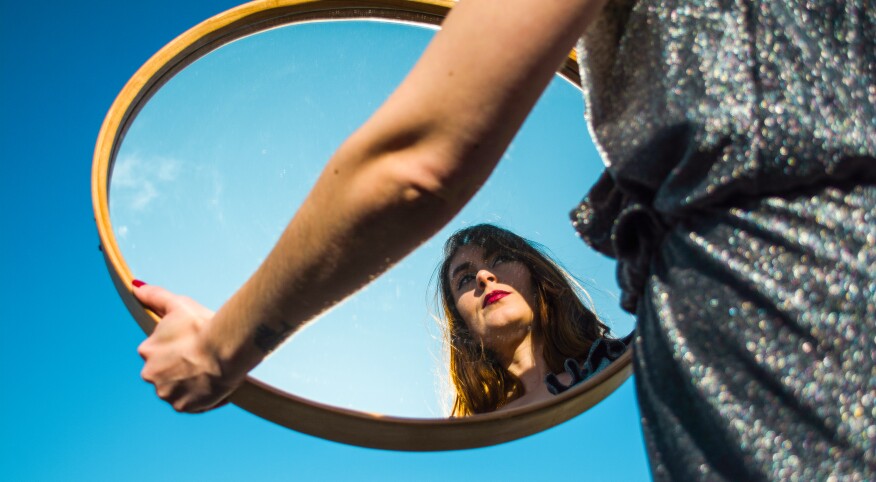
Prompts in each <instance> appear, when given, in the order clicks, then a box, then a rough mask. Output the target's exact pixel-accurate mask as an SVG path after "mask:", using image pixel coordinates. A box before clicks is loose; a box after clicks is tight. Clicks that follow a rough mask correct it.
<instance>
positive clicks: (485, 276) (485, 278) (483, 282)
mask: <svg viewBox="0 0 876 482" xmlns="http://www.w3.org/2000/svg"><path fill="white" fill-rule="evenodd" d="M477 280H478V286H479V287H481V288H484V287H485V286H487V283H495V282H496V275H494V274H493V273H491V272H490V271H487V270H485V269H482V270H480V271H478V274H477Z"/></svg>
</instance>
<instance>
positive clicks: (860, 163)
mask: <svg viewBox="0 0 876 482" xmlns="http://www.w3.org/2000/svg"><path fill="white" fill-rule="evenodd" d="M606 3H608V2H605V1H600V0H546V1H540V2H532V1H528V0H503V2H502V6H501V8H496V6H495V4H496V2H489V1H484V0H464V1H462V2H460V3H459V4H458V5H457V6H456V7H455V8H454V9H453V10H452V12H451V13H450V15H449V16H448V17H447V19H446V20H445V22H444V24H443V26H442V29H441V30H440V31H439V32H438V33H437V34H436V36H435V39H434V40H433V42H432V43H431V44H430V45H429V47H428V49H427V50H426V52H425V53H424V54H423V56H422V57H421V59H420V61H419V62H418V63H417V65H416V66H415V67H414V69H413V70H412V71H411V73H410V75H409V76H408V77H407V78H406V79H405V81H404V82H403V83H402V85H401V86H399V88H398V89H397V90H396V92H395V93H393V95H392V96H391V97H390V98H389V99H388V100H387V101H386V103H385V104H384V105H383V106H381V107H380V109H379V110H378V111H377V112H376V113H375V114H374V116H373V117H371V119H369V121H368V122H366V124H365V125H363V126H362V127H361V128H360V129H359V130H358V131H356V132H355V133H354V134H353V135H352V136H351V137H350V139H348V140H347V141H346V142H345V143H344V144H343V145H342V146H341V147H340V148H339V149H338V151H337V152H336V154H335V155H334V156H333V157H332V159H330V160H329V163H328V165H327V167H326V170H325V171H324V172H323V175H322V176H321V177H320V179H319V180H318V182H317V184H316V186H315V187H314V189H313V191H312V193H311V195H310V196H309V197H308V199H307V200H306V201H305V202H304V204H303V205H302V207H301V209H300V210H299V211H298V213H296V215H295V217H294V218H293V220H292V222H291V223H290V225H289V226H288V228H287V229H286V231H285V232H284V233H283V235H282V237H281V239H280V241H279V242H278V244H277V246H276V247H275V248H274V250H273V251H272V253H271V254H270V255H269V256H268V257H267V259H266V260H265V262H264V263H263V264H262V265H261V267H260V268H259V269H258V270H257V272H256V273H255V274H254V275H253V277H252V278H250V280H249V281H247V283H246V284H245V285H244V286H243V287H242V288H241V289H240V290H239V291H238V292H237V293H236V294H235V295H234V296H233V297H232V298H231V299H230V300H229V301H228V303H226V304H225V305H224V306H223V307H222V308H221V309H220V310H219V311H218V312H217V313H216V315H215V316H210V313H208V312H204V311H203V309H202V308H200V307H199V306H198V305H196V304H194V303H192V302H190V301H188V300H185V299H183V298H180V297H178V296H176V295H173V294H170V293H167V292H165V291H163V290H160V289H158V288H155V289H152V288H146V287H140V288H137V289H136V290H135V294H136V296H137V297H138V298H139V299H140V300H141V301H142V302H143V303H145V304H146V305H148V306H150V307H152V308H153V309H154V310H156V311H157V313H158V314H159V315H163V316H164V319H163V321H162V323H161V324H159V326H158V329H157V330H156V331H155V333H154V334H153V335H152V336H151V337H150V338H149V339H148V340H147V341H146V342H144V343H143V345H141V347H140V353H141V355H142V356H143V357H144V358H145V359H146V364H145V366H144V369H143V377H144V378H145V379H146V380H148V381H150V382H152V383H154V384H155V386H156V391H157V392H158V395H159V396H160V397H162V398H163V399H165V400H167V401H169V402H170V403H172V404H173V405H174V407H176V408H177V409H179V410H185V411H202V410H207V409H210V408H212V407H214V406H216V405H217V404H218V403H220V402H221V401H222V400H223V399H224V398H225V397H226V396H227V395H228V394H229V393H230V392H231V391H232V390H233V389H234V388H235V387H236V386H237V385H238V384H239V383H240V382H241V381H242V380H243V378H244V376H245V374H246V373H247V372H248V371H249V370H250V369H251V368H252V367H254V366H255V365H256V364H257V363H258V362H259V361H261V360H262V358H263V357H264V356H265V354H266V352H267V351H269V350H270V349H272V348H273V347H275V346H276V345H277V344H278V343H279V342H280V341H282V339H283V338H284V337H285V336H288V335H289V334H290V333H291V332H292V331H294V330H295V329H297V328H299V327H300V326H301V325H302V324H304V323H306V322H307V321H308V320H310V319H311V318H313V317H314V316H316V315H317V314H319V313H320V312H321V311H323V310H325V309H326V308H327V307H328V306H331V305H332V304H333V303H335V302H336V301H337V300H339V299H342V298H343V297H344V296H346V295H348V294H350V293H351V292H353V291H355V290H356V289H358V288H359V287H361V286H362V285H364V284H365V283H366V282H367V281H368V280H369V278H370V277H373V276H374V275H376V274H379V273H381V272H383V271H385V270H386V269H387V268H388V267H389V266H390V265H391V264H392V263H394V262H395V261H397V260H398V259H399V258H400V257H402V256H404V255H405V254H407V253H409V252H410V251H411V250H413V249H414V248H415V247H416V246H417V245H418V244H420V243H422V242H424V241H425V240H426V239H428V238H429V236H431V235H432V234H434V233H435V232H437V230H438V229H440V227H441V226H443V225H444V224H445V223H446V222H448V221H449V220H450V219H451V217H452V216H453V215H455V214H456V213H457V212H458V211H459V210H460V209H461V208H462V206H463V205H464V204H465V203H466V202H467V201H468V200H469V199H470V198H471V196H472V195H473V194H474V192H475V191H476V190H477V188H478V187H479V186H480V185H481V184H482V183H483V182H484V181H485V180H486V178H487V176H488V175H489V173H490V172H491V171H492V169H493V168H494V166H495V165H496V163H497V162H498V160H499V158H500V157H501V155H502V152H503V151H504V149H505V148H506V146H507V145H508V144H509V143H510V141H511V139H512V137H513V136H514V134H515V133H516V131H517V130H518V128H519V127H520V125H521V123H522V122H523V120H524V118H525V117H526V114H527V113H528V112H529V110H530V109H531V108H532V106H533V105H534V103H535V101H536V100H537V98H538V96H539V94H540V93H541V92H542V90H543V89H544V88H545V86H546V85H547V83H548V81H549V79H550V78H551V76H552V75H553V71H554V69H555V68H556V67H557V66H558V65H560V62H561V61H562V60H563V59H564V58H565V56H566V55H567V53H568V51H569V49H570V48H571V47H572V46H573V45H574V44H575V42H576V40H577V39H579V38H581V42H580V45H579V59H580V61H581V67H582V77H583V80H584V85H585V89H586V100H587V116H588V121H589V123H590V129H591V132H592V133H593V135H594V138H595V141H596V142H597V144H598V146H599V148H600V152H601V153H602V155H603V157H604V162H605V165H606V172H605V174H604V176H603V178H602V180H601V181H600V182H599V183H598V184H597V185H596V186H595V187H594V188H593V189H592V190H591V192H590V195H589V196H588V198H587V199H586V200H585V202H584V203H582V205H581V207H580V209H578V210H577V211H576V212H575V213H574V220H575V222H576V223H577V227H578V231H579V233H580V234H581V235H582V236H583V237H584V239H585V240H586V241H587V242H588V243H590V244H591V245H593V246H594V247H595V248H596V249H599V250H600V251H602V252H604V253H607V254H609V255H611V256H615V257H616V258H618V261H619V264H618V266H619V270H618V276H619V281H620V282H621V286H622V288H623V290H624V294H623V300H622V301H623V306H624V307H625V308H626V309H627V310H629V311H632V312H634V313H636V316H637V321H638V326H637V330H636V333H637V337H636V341H635V344H636V351H635V353H636V357H635V360H634V361H635V374H636V377H635V380H636V384H637V393H638V396H639V404H640V407H641V409H642V416H643V428H644V433H645V440H646V444H647V447H648V453H649V458H650V461H651V467H652V472H653V474H654V476H655V478H658V479H664V480H706V479H708V480H721V479H725V480H726V479H729V480H764V479H787V478H795V477H798V478H802V479H807V480H828V479H833V478H844V479H847V480H873V479H876V397H874V396H873V393H876V377H874V376H873V373H876V356H874V355H873V354H874V353H876V316H874V313H876V220H874V219H873V213H874V212H876V67H874V66H876V35H874V32H876V9H874V8H872V7H873V5H872V1H871V0H849V1H844V2H809V1H802V0H800V1H788V2H773V1H755V0H738V1H734V2H700V1H694V0H677V1H669V2H666V1H657V0H638V1H635V0H614V1H612V2H610V3H608V5H606ZM603 6H605V8H603ZM485 26H488V28H487V29H485ZM485 32H487V33H486V34H485Z"/></svg>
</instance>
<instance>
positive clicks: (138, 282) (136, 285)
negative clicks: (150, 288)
mask: <svg viewBox="0 0 876 482" xmlns="http://www.w3.org/2000/svg"><path fill="white" fill-rule="evenodd" d="M131 284H132V285H134V288H139V287H141V286H143V285H145V284H146V283H144V282H142V281H140V280H138V279H135V280H134V281H131Z"/></svg>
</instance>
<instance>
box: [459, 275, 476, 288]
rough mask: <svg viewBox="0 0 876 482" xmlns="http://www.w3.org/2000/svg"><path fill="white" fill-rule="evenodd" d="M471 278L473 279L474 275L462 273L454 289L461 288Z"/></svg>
mask: <svg viewBox="0 0 876 482" xmlns="http://www.w3.org/2000/svg"><path fill="white" fill-rule="evenodd" d="M472 280H474V275H471V274H466V275H462V277H461V278H459V281H458V282H457V283H456V289H458V290H461V289H462V287H463V286H465V285H467V284H468V283H469V282H471V281H472Z"/></svg>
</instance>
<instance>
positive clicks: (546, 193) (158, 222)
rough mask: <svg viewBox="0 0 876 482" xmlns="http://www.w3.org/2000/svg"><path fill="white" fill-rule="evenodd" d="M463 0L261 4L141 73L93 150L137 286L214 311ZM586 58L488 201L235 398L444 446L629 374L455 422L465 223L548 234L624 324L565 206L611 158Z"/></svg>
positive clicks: (276, 414)
mask: <svg viewBox="0 0 876 482" xmlns="http://www.w3.org/2000/svg"><path fill="white" fill-rule="evenodd" d="M451 5H452V2H446V1H444V2H439V1H430V2H426V1H351V2H337V1H332V2H326V1H291V0H290V1H286V2H275V1H274V2H254V3H251V4H246V5H243V6H241V7H238V8H236V9H233V10H230V11H228V12H225V13H223V14H220V15H218V16H216V17H214V18H212V19H210V20H208V21H207V22H205V23H203V24H201V25H199V26H197V27H195V28H193V29H192V30H191V31H189V32H187V33H186V34H184V35H182V36H181V37H179V38H178V39H176V40H174V41H173V42H172V43H171V44H169V45H168V46H166V47H165V48H164V49H162V50H161V51H160V52H159V53H158V54H156V55H155V57H153V58H152V59H151V60H150V61H149V62H147V64H145V65H144V66H143V67H142V68H141V69H140V71H138V72H137V74H136V75H135V76H134V77H133V78H132V79H131V81H129V83H128V85H126V86H125V88H124V90H123V91H122V93H121V94H120V95H119V97H118V99H117V100H116V102H115V103H114V104H113V106H112V108H111V109H110V112H109V114H108V115H107V118H106V120H105V122H104V125H103V127H102V130H101V133H100V136H99V139H98V144H97V148H96V152H95V164H94V180H93V190H94V203H95V212H96V217H97V221H98V228H99V231H100V235H101V242H102V246H103V250H104V254H105V257H106V260H107V264H108V266H109V269H110V272H111V274H112V275H113V279H114V281H115V282H116V286H117V288H118V290H119V293H120V294H121V295H122V298H123V299H124V300H125V302H126V304H127V306H128V308H129V309H130V311H131V313H132V314H133V315H134V317H135V318H136V319H137V320H138V322H139V323H140V324H141V326H142V327H143V329H144V330H145V331H146V332H147V333H148V332H151V330H152V328H153V327H154V323H155V322H156V319H155V318H154V316H153V315H152V314H151V313H147V312H146V311H145V310H144V309H143V308H142V307H141V306H140V305H139V304H138V303H137V302H136V301H134V300H133V298H132V296H131V293H130V290H129V288H128V286H129V283H130V280H131V279H132V277H133V276H134V275H136V277H138V278H141V279H145V280H148V281H149V282H150V283H154V284H158V285H162V286H165V287H167V288H169V289H171V290H173V291H176V292H179V293H185V294H187V295H189V296H191V297H193V298H195V299H197V300H199V301H200V302H202V303H203V304H205V305H206V306H208V307H210V308H213V309H217V308H218V307H219V306H221V304H222V303H223V302H224V300H226V299H227V298H228V297H229V296H230V295H231V294H232V293H233V292H234V291H235V290H236V289H237V288H238V287H239V286H240V285H241V284H242V283H243V281H244V280H245V279H246V278H247V277H248V276H249V275H250V274H251V273H252V272H253V271H254V270H255V268H256V267H257V266H258V265H259V263H260V262H261V260H262V259H263V257H264V256H265V255H266V254H267V253H268V251H269V250H270V248H271V247H272V246H273V244H274V243H275V242H276V240H277V239H278V237H279V235H280V233H281V231H282V230H283V228H284V227H285V226H286V224H287V223H288V221H289V219H290V218H291V216H292V214H294V212H295V210H296V207H297V206H298V205H299V204H300V203H301V201H302V200H303V199H304V197H305V195H306V194H307V193H308V192H309V189H310V187H311V185H312V184H313V182H315V180H316V177H317V175H318V174H319V172H320V171H321V169H322V166H323V164H324V162H325V161H326V160H327V159H328V158H329V156H330V155H331V154H332V153H333V151H334V149H335V148H337V147H338V146H339V145H340V143H341V142H342V141H343V140H344V139H345V138H346V136H347V135H349V134H350V133H351V132H352V131H353V130H354V129H355V128H356V127H358V126H359V125H360V124H361V123H362V122H364V121H365V120H366V119H367V117H368V116H369V115H370V114H371V112H373V111H374V109H376V108H377V107H378V106H379V105H380V103H381V102H382V101H383V100H384V99H385V98H386V97H387V96H388V95H389V94H390V93H391V92H392V90H393V89H394V88H395V86H396V85H398V83H399V82H400V81H401V80H402V78H403V77H404V75H405V74H406V73H407V72H408V70H410V68H411V67H412V66H413V64H414V62H415V61H416V59H417V58H418V56H419V54H420V53H421V52H422V50H423V49H424V48H425V46H426V44H427V43H428V42H429V40H430V39H431V37H432V35H433V34H434V30H435V29H436V28H437V25H438V24H439V23H440V20H441V18H443V15H444V14H446V12H447V10H448V9H449V8H450V6H451ZM576 69H577V66H576V65H575V63H574V59H569V61H568V62H567V65H566V66H565V67H564V69H563V70H561V71H560V72H559V73H558V75H557V77H556V78H555V79H554V81H553V82H552V84H551V85H550V87H549V88H548V90H547V91H546V93H545V94H544V95H543V97H542V99H541V100H540V102H539V104H538V105H537V106H536V108H535V110H534V111H533V113H532V114H531V115H530V117H529V118H528V120H527V122H526V124H525V125H524V127H523V129H522V130H521V132H520V133H519V134H518V136H517V137H516V138H515V140H514V142H513V143H512V145H511V146H510V148H509V149H508V151H507V152H506V154H505V156H504V158H503V160H502V162H501V163H500V166H499V168H498V169H497V170H496V172H495V173H494V174H493V175H492V176H491V177H490V179H489V181H488V182H487V183H486V185H485V186H484V187H483V189H482V190H481V191H480V192H479V193H478V195H477V196H476V197H475V199H474V200H473V201H472V202H471V203H470V204H469V205H468V206H467V207H466V208H465V209H464V210H463V211H462V212H461V213H460V214H459V215H458V216H457V217H456V218H455V219H454V220H453V221H452V223H451V224H450V225H448V226H447V227H446V228H445V229H444V230H442V231H441V232H440V233H439V234H437V235H436V236H435V237H434V238H433V239H432V240H430V241H429V242H428V243H426V244H425V245H424V246H422V247H421V248H419V249H418V250H417V251H415V252H414V253H413V254H411V255H410V256H408V257H407V258H406V259H405V260H404V261H403V262H401V263H400V264H399V265H397V266H395V267H394V268H393V269H392V270H391V271H389V272H388V273H386V274H385V275H383V276H382V277H380V278H378V279H377V280H375V281H374V282H373V283H372V284H370V285H369V286H368V287H366V288H365V289H363V290H361V291H360V292H359V293H357V294H355V295H354V296H352V297H350V298H349V299H347V300H346V301H344V302H343V303H341V304H340V305H339V306H338V307H336V308H335V309H333V310H332V311H330V312H328V313H327V314H325V315H323V316H321V317H320V318H319V319H318V320H316V321H315V322H313V323H311V324H310V325H309V326H308V327H307V328H306V329H304V330H302V331H300V332H299V333H297V334H296V335H295V336H293V337H292V338H291V339H290V340H289V341H288V342H287V343H286V344H284V345H283V346H282V347H281V348H279V349H278V350H276V351H275V352H274V353H273V354H272V355H271V357H269V358H268V359H267V360H266V361H265V362H264V363H262V364H261V365H260V366H259V367H257V368H256V369H255V370H254V371H253V372H252V373H251V374H250V377H249V379H248V380H247V382H246V384H245V385H244V386H243V387H241V389H240V390H238V392H236V393H235V395H234V396H233V398H232V401H233V402H234V403H236V404H237V405H239V406H241V407H243V408H245V409H247V410H249V411H251V412H253V413H255V414H257V415H260V416H263V417H265V418H268V419H270V420H273V421H275V422H277V423H281V424H283V425H286V426H289V427H291V428H293V429H296V430H299V431H302V432H306V433H310V434H313V435H317V436H322V437H325V438H329V439H333V440H337V441H341V442H346V443H352V444H357V445H363V446H370V447H381V448H391V449H401V450H442V449H454V448H467V447H475V446H482V445H488V444H494V443H499V442H503V441H507V440H511V439H513V438H517V437H521V436H524V435H528V434H531V433H534V432H536V431H539V430H543V429H545V428H547V427H550V426H552V425H555V424H557V423H559V422H562V421H564V420H566V419H568V418H570V417H572V416H574V415H576V414H577V413H580V412H581V411H583V410H586V409H587V408H589V407H590V406H592V405H593V404H595V403H596V402H598V401H599V400H601V399H602V398H604V397H605V396H607V395H608V394H609V393H610V392H611V391H612V390H614V389H615V388H616V387H617V386H619V385H620V383H622V381H623V380H624V379H626V378H627V377H628V376H629V374H630V355H631V354H630V353H629V352H628V353H626V354H625V355H624V356H622V358H621V359H620V360H618V361H616V362H614V363H613V364H612V365H611V366H609V367H608V368H607V369H605V370H603V371H602V372H600V373H598V374H597V375H596V376H594V377H593V378H591V379H590V380H588V381H586V382H585V383H583V384H580V385H578V386H576V387H574V388H573V389H571V390H569V391H567V392H564V393H562V394H561V395H558V396H557V397H555V400H552V401H550V402H546V403H539V404H532V405H530V406H525V407H520V408H516V409H513V410H507V411H502V412H497V413H492V414H485V415H477V416H473V417H466V418H454V419H448V414H449V406H450V402H451V396H452V392H451V389H450V385H449V381H448V373H447V368H446V367H447V365H448V362H447V346H446V345H445V343H444V341H443V331H442V329H441V327H440V325H439V323H438V322H437V321H436V318H435V317H434V316H433V314H434V313H436V312H437V311H438V310H437V307H436V305H435V300H434V295H433V294H432V292H433V291H434V289H435V286H434V279H433V278H434V272H435V270H436V267H437V266H438V264H439V263H440V261H441V250H442V247H443V242H444V240H445V239H447V237H448V236H449V235H450V233H452V232H453V231H455V230H457V229H459V228H461V227H465V226H469V225H472V224H477V223H481V222H490V223H494V224H498V225H501V226H503V227H505V228H508V229H510V230H512V231H514V232H516V233H518V234H520V235H522V236H524V237H526V238H528V239H532V240H534V241H537V242H539V243H541V244H543V245H545V246H547V247H548V248H549V249H550V251H551V253H552V254H553V255H554V257H555V258H556V259H558V260H560V261H561V263H562V264H563V265H564V266H565V267H566V268H567V269H568V270H569V271H570V272H571V273H573V274H575V275H576V276H577V277H578V278H579V279H581V280H582V281H583V282H584V285H585V286H586V287H587V288H588V290H589V291H590V294H591V295H592V297H593V302H594V304H595V306H596V311H597V313H599V314H600V316H601V317H602V318H603V320H604V321H605V322H606V323H607V324H609V326H611V327H612V331H613V332H614V334H615V335H616V336H621V335H625V334H626V333H628V332H629V331H630V330H631V329H632V325H633V322H632V319H631V318H630V317H629V316H627V315H625V314H624V313H622V312H621V311H620V310H619V309H618V308H617V296H616V292H617V287H616V284H615V282H614V276H613V274H614V264H613V262H611V261H610V260H608V259H606V258H604V257H602V256H600V255H598V254H596V253H595V252H593V251H591V250H589V249H588V248H586V247H585V246H584V245H583V243H582V242H581V241H580V239H578V238H577V237H576V236H575V234H574V230H573V229H572V227H571V225H570V222H569V218H568V214H567V213H568V212H569V210H570V209H571V208H572V207H574V205H575V204H576V203H577V202H578V201H579V200H580V198H581V196H582V195H583V193H584V192H585V191H586V189H587V187H588V186H590V185H591V184H593V183H594V182H595V180H596V178H597V177H598V175H599V173H600V171H601V168H602V166H601V163H600V161H599V157H598V154H597V153H596V150H595V148H594V147H593V145H592V144H591V143H590V141H589V140H588V139H587V135H586V132H587V129H586V126H585V124H584V120H583V102H582V100H581V94H580V90H579V89H578V88H577V82H578V76H577V70H576Z"/></svg>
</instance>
